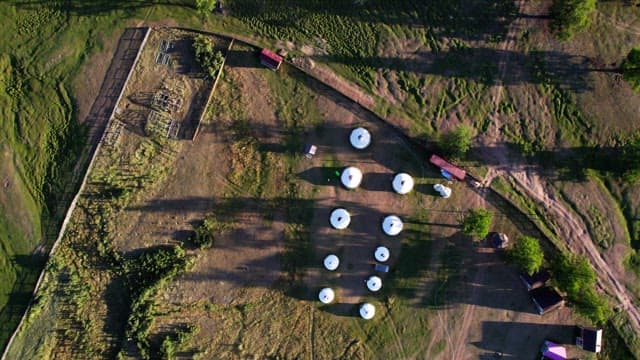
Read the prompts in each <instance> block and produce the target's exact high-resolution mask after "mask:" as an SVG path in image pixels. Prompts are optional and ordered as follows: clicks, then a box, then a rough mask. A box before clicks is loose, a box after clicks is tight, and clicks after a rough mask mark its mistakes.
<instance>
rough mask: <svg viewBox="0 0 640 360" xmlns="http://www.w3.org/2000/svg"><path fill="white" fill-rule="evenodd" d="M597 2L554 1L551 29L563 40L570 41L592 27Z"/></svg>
mask: <svg viewBox="0 0 640 360" xmlns="http://www.w3.org/2000/svg"><path fill="white" fill-rule="evenodd" d="M595 10H596V0H554V1H553V5H552V6H551V17H552V22H551V28H552V29H553V30H554V32H555V33H556V34H557V36H558V38H560V39H561V40H569V39H571V38H572V37H573V36H574V35H575V34H576V33H578V32H581V31H583V30H586V29H587V28H588V27H589V26H590V25H591V15H592V14H593V13H594V12H595Z"/></svg>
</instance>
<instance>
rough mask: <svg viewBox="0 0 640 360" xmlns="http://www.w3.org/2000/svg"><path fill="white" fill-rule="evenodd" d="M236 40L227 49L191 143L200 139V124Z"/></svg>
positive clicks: (232, 39)
mask: <svg viewBox="0 0 640 360" xmlns="http://www.w3.org/2000/svg"><path fill="white" fill-rule="evenodd" d="M234 40H235V39H234V38H231V42H230V43H229V46H228V47H227V53H226V54H224V59H222V65H220V69H219V70H218V75H216V79H215V80H214V81H213V85H211V91H210V92H209V96H208V97H207V101H206V102H205V103H204V106H203V107H202V113H200V118H199V119H198V125H197V126H196V131H195V132H194V133H193V138H191V141H195V140H196V138H197V137H198V133H199V132H200V124H202V119H204V117H205V115H206V114H207V107H208V106H209V103H210V102H211V98H213V93H214V92H215V90H216V86H217V85H218V80H220V76H221V75H222V69H223V68H224V64H225V62H227V56H228V55H229V51H231V47H232V46H233V41H234Z"/></svg>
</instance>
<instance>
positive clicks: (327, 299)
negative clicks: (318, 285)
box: [318, 288, 376, 320]
mask: <svg viewBox="0 0 640 360" xmlns="http://www.w3.org/2000/svg"><path fill="white" fill-rule="evenodd" d="M318 298H319V299H320V302H322V303H323V304H330V303H332V302H333V300H335V298H336V294H335V293H334V292H333V290H332V289H331V288H324V289H322V290H320V293H318ZM359 312H360V317H362V318H363V319H365V320H370V319H373V317H374V316H375V315H376V307H375V306H373V304H371V303H364V304H362V305H360V311H359Z"/></svg>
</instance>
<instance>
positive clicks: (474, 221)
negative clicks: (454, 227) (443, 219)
mask: <svg viewBox="0 0 640 360" xmlns="http://www.w3.org/2000/svg"><path fill="white" fill-rule="evenodd" d="M492 221H493V213H492V212H490V211H488V210H485V209H471V210H469V213H468V214H467V216H466V217H465V218H464V220H463V221H462V232H463V233H464V234H466V235H469V236H471V237H473V238H474V239H476V240H480V239H484V238H485V237H486V236H487V234H488V233H489V228H490V227H491V222H492Z"/></svg>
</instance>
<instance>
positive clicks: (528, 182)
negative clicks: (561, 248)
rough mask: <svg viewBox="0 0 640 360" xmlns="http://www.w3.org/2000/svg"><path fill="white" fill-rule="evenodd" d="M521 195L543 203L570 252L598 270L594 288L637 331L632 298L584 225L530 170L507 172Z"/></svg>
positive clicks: (639, 327) (637, 318)
mask: <svg viewBox="0 0 640 360" xmlns="http://www.w3.org/2000/svg"><path fill="white" fill-rule="evenodd" d="M509 176H511V177H512V178H514V179H515V180H516V181H517V183H518V185H520V187H521V188H522V189H523V190H525V192H526V193H527V194H528V195H529V196H531V197H532V198H534V199H536V200H537V201H539V202H541V203H542V204H544V206H546V207H547V209H548V211H549V212H550V213H551V214H552V215H554V216H555V217H556V219H558V220H559V221H558V229H557V230H558V232H559V235H560V237H561V238H562V239H565V241H566V242H567V246H568V247H569V249H570V250H571V252H572V253H578V254H583V255H585V256H586V257H587V258H588V259H589V261H590V262H591V264H592V266H593V267H594V268H596V269H598V271H597V274H598V285H599V286H600V287H601V288H602V289H603V290H605V291H607V290H608V291H610V292H611V293H612V295H613V296H614V297H615V298H616V299H617V300H618V302H619V303H620V308H621V310H622V311H626V312H627V313H628V314H629V318H630V319H631V325H632V326H633V327H634V328H635V329H636V331H638V332H640V311H639V310H638V307H637V305H635V304H634V303H633V300H632V298H633V297H632V296H631V295H630V294H629V293H628V291H627V289H626V287H625V286H624V285H623V284H622V283H620V281H619V280H618V277H617V276H616V273H615V272H614V271H613V270H612V269H611V267H610V266H609V264H608V263H607V262H606V261H605V260H604V259H603V258H602V256H601V255H600V253H599V251H598V249H597V247H596V245H595V243H594V241H593V240H592V239H591V237H590V235H589V233H588V232H587V231H586V228H587V227H586V225H585V224H584V222H583V221H582V220H581V219H580V218H578V217H577V216H576V215H575V214H574V213H573V212H572V211H571V210H569V209H567V208H566V207H565V206H564V204H563V203H561V202H559V201H557V200H556V199H555V198H554V197H553V195H550V193H549V192H548V191H546V189H545V186H544V185H543V180H542V179H541V178H540V176H538V175H537V174H535V173H533V172H532V171H520V172H510V173H509Z"/></svg>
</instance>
